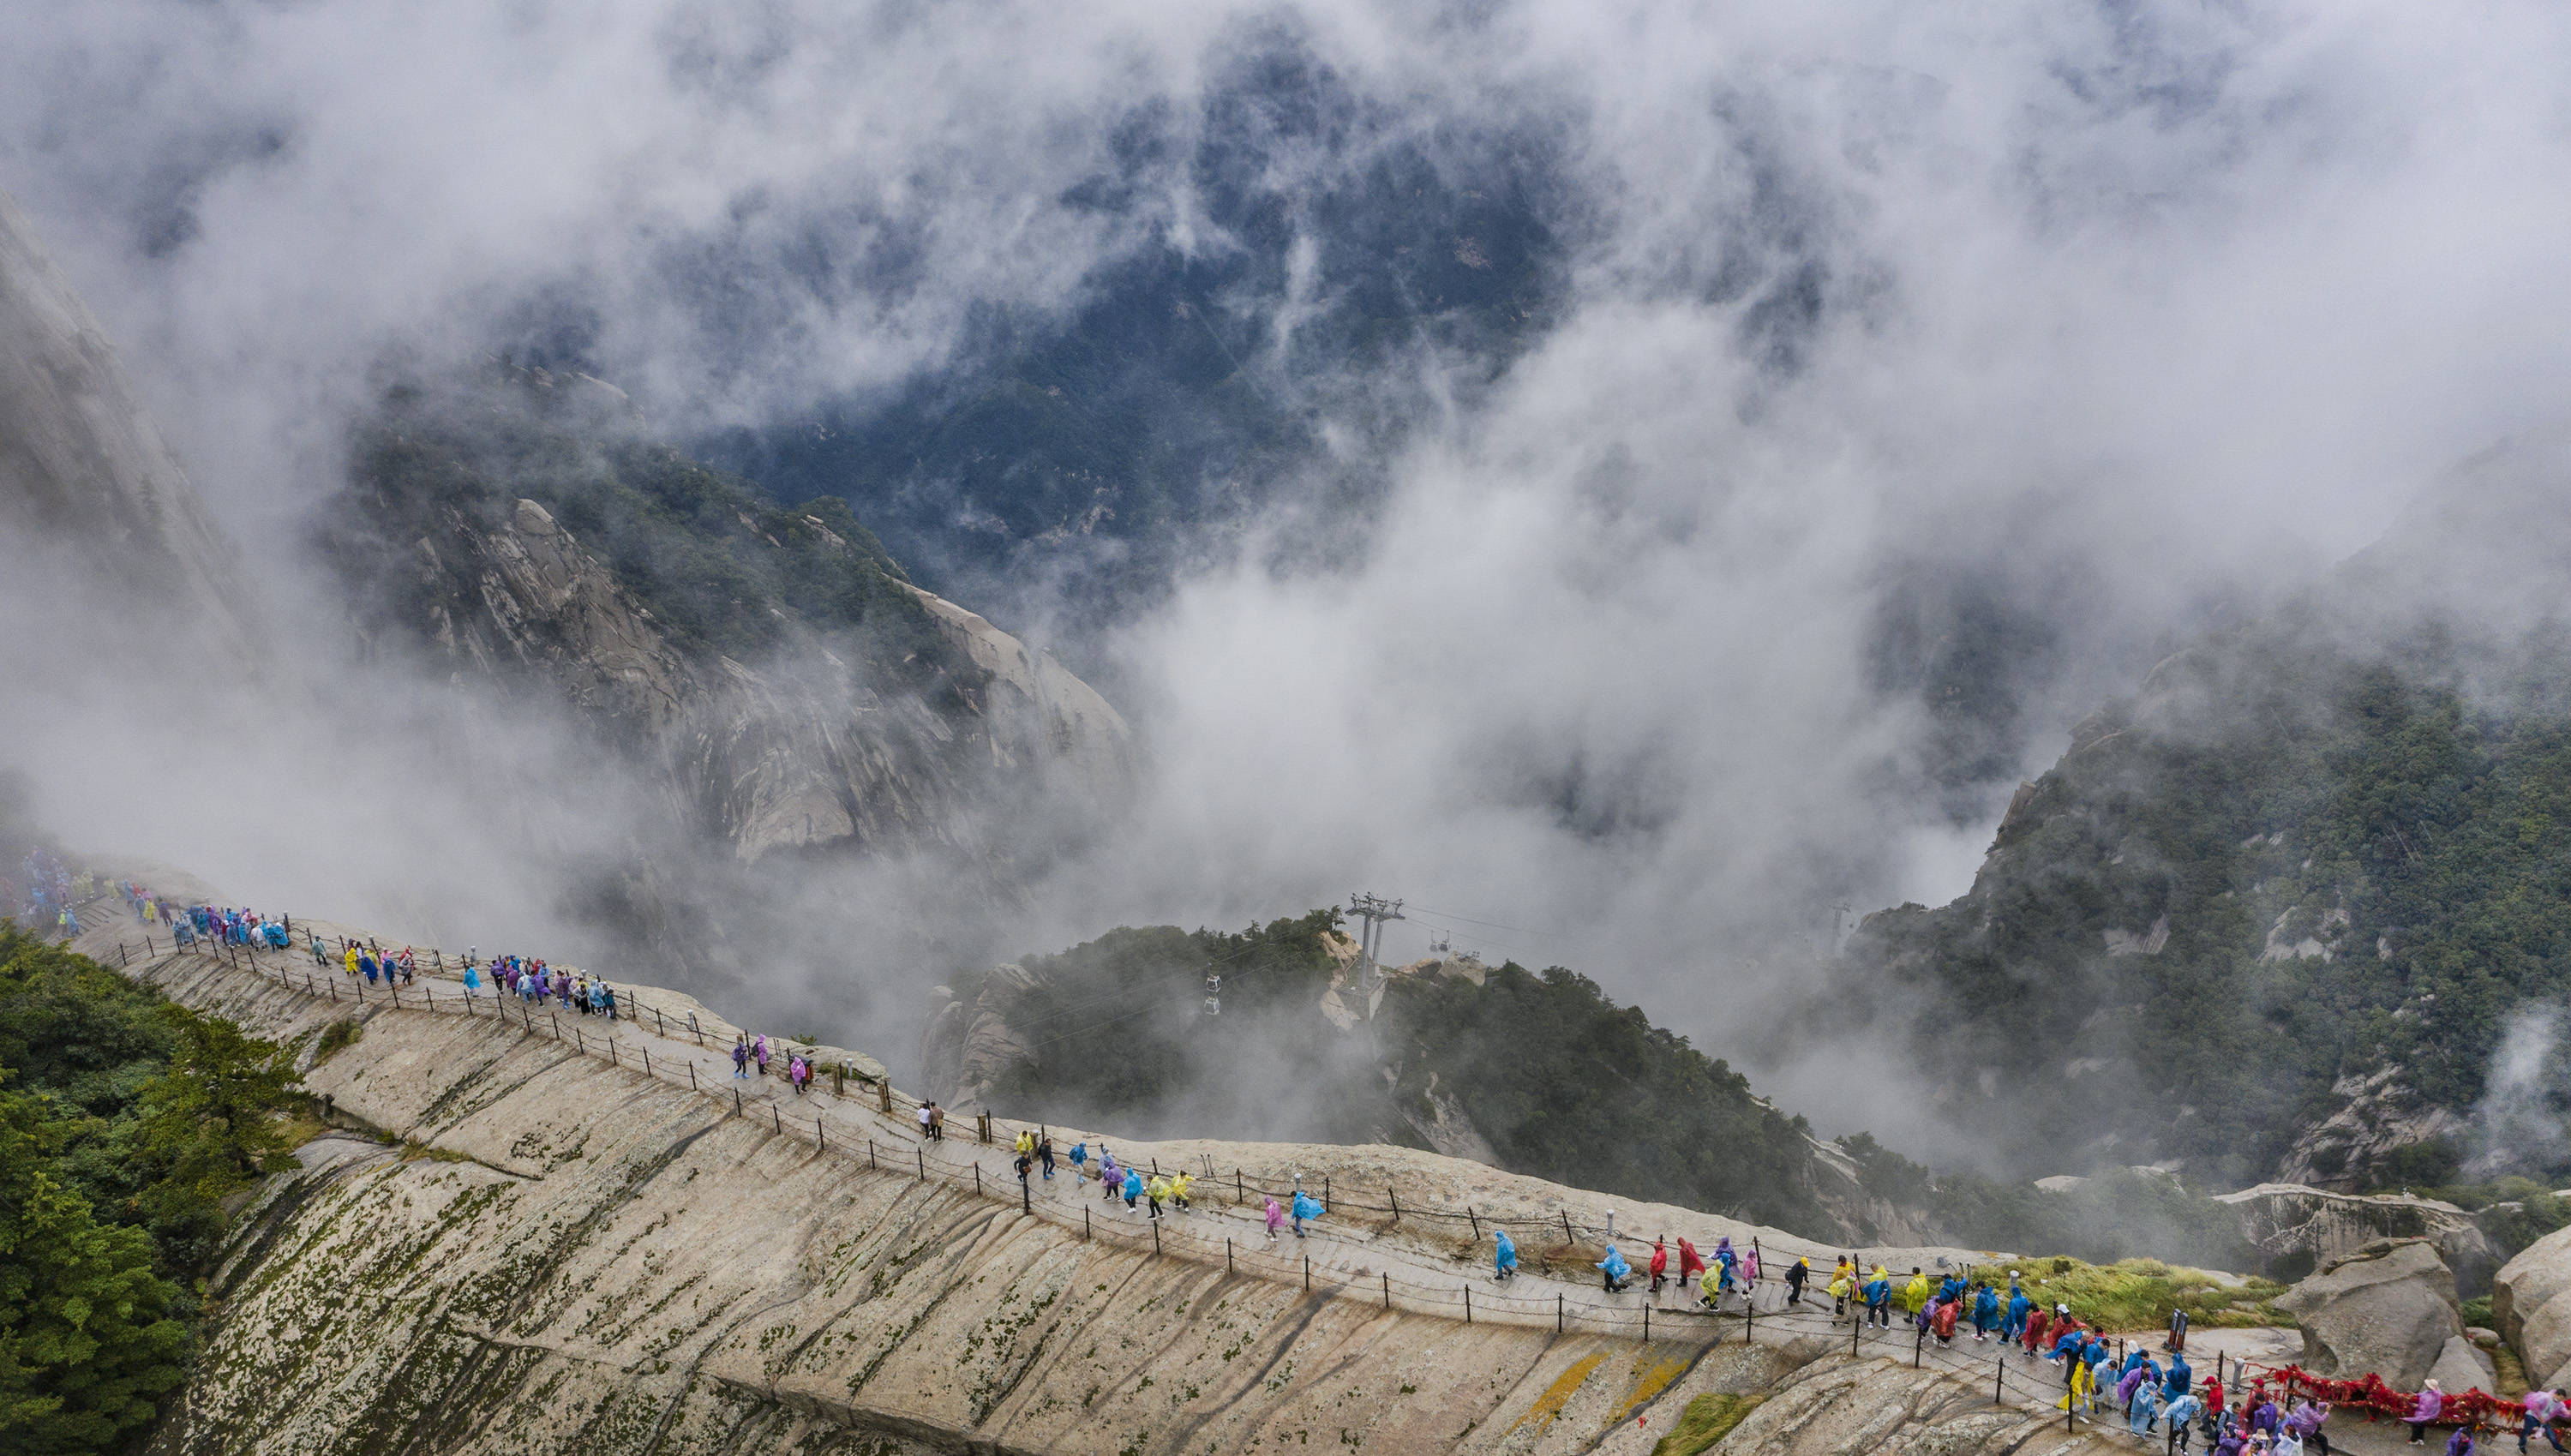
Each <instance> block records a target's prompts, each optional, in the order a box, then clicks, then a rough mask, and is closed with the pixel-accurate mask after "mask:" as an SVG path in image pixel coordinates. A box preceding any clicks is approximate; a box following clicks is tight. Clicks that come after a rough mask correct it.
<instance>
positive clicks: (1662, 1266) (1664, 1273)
mask: <svg viewBox="0 0 2571 1456" xmlns="http://www.w3.org/2000/svg"><path fill="white" fill-rule="evenodd" d="M1669 1280H1670V1240H1669V1238H1668V1237H1667V1236H1666V1235H1664V1236H1662V1237H1659V1238H1655V1239H1653V1240H1652V1292H1653V1293H1654V1294H1658V1293H1660V1292H1661V1285H1663V1284H1666V1283H1668V1282H1669Z"/></svg>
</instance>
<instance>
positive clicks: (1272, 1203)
mask: <svg viewBox="0 0 2571 1456" xmlns="http://www.w3.org/2000/svg"><path fill="white" fill-rule="evenodd" d="M1267 1199H1268V1207H1267V1208H1266V1209H1264V1210H1262V1211H1261V1213H1260V1216H1261V1218H1262V1219H1263V1220H1264V1221H1265V1222H1266V1223H1267V1224H1268V1241H1269V1242H1271V1243H1275V1242H1276V1241H1277V1235H1278V1234H1280V1233H1283V1232H1285V1231H1286V1210H1285V1208H1284V1207H1283V1206H1282V1205H1280V1204H1279V1203H1278V1202H1277V1196H1276V1195H1275V1194H1269V1195H1267ZM1500 1239H1501V1241H1502V1242H1506V1241H1507V1240H1508V1235H1507V1234H1505V1233H1503V1234H1501V1235H1500ZM1517 1256H1518V1255H1517V1250H1515V1249H1511V1250H1509V1258H1510V1260H1511V1261H1512V1262H1514V1261H1515V1260H1516V1259H1517Z"/></svg>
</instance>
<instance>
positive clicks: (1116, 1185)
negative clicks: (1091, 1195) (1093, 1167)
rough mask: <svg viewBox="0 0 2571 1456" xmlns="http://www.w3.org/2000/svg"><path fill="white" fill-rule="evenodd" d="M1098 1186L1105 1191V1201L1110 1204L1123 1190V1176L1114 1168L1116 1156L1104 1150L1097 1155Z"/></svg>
mask: <svg viewBox="0 0 2571 1456" xmlns="http://www.w3.org/2000/svg"><path fill="white" fill-rule="evenodd" d="M1098 1184H1099V1187H1101V1188H1103V1189H1105V1190H1107V1193H1106V1195H1105V1197H1106V1201H1107V1202H1108V1203H1111V1204H1112V1203H1114V1202H1116V1197H1117V1195H1118V1194H1120V1193H1122V1192H1124V1189H1125V1175H1124V1173H1123V1172H1121V1171H1120V1170H1119V1169H1118V1168H1117V1167H1116V1155H1115V1154H1113V1153H1110V1152H1108V1151H1107V1150H1106V1149H1104V1148H1101V1149H1100V1150H1099V1153H1098Z"/></svg>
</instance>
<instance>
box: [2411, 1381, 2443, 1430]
mask: <svg viewBox="0 0 2571 1456" xmlns="http://www.w3.org/2000/svg"><path fill="white" fill-rule="evenodd" d="M2445 1408H2446V1393H2445V1392H2444V1391H2442V1390H2439V1389H2438V1388H2437V1382H2436V1381H2434V1380H2431V1381H2429V1382H2428V1383H2427V1384H2425V1385H2422V1386H2420V1387H2419V1395H2418V1398H2417V1399H2415V1400H2413V1401H2412V1402H2411V1403H2410V1413H2409V1414H2408V1415H2406V1416H2403V1417H2402V1419H2403V1420H2405V1421H2408V1422H2409V1423H2410V1444H2411V1445H2413V1446H2417V1445H2420V1444H2422V1443H2424V1442H2425V1441H2426V1439H2427V1435H2428V1423H2429V1422H2431V1421H2433V1420H2435V1419H2436V1418H2437V1412H2439V1411H2441V1410H2444V1409H2445Z"/></svg>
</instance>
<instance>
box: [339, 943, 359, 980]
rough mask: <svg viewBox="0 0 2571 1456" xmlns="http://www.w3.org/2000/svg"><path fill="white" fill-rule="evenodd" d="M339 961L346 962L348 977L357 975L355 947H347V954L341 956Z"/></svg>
mask: <svg viewBox="0 0 2571 1456" xmlns="http://www.w3.org/2000/svg"><path fill="white" fill-rule="evenodd" d="M340 959H341V960H343V961H346V962H347V964H348V974H349V975H352V976H353V975H355V974H356V973H357V948H356V947H355V946H353V945H352V946H349V947H348V953H347V954H346V955H344V956H341V957H340Z"/></svg>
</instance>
